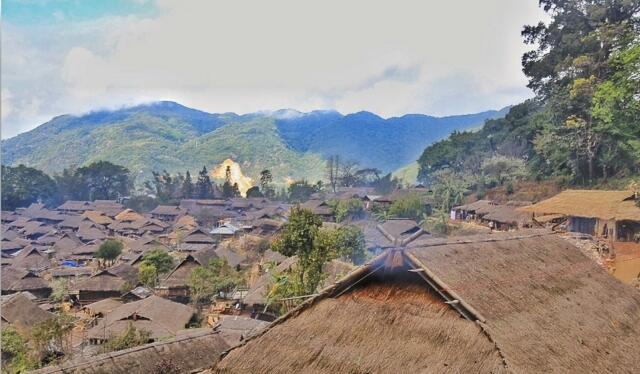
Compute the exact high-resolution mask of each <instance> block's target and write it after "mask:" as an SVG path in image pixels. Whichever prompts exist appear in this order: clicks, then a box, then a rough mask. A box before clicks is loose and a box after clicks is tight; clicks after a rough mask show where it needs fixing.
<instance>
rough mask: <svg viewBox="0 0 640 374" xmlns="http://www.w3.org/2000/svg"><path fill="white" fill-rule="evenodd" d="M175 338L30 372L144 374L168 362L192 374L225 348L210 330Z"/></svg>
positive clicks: (214, 332)
mask: <svg viewBox="0 0 640 374" xmlns="http://www.w3.org/2000/svg"><path fill="white" fill-rule="evenodd" d="M184 331H185V333H184V334H183V333H179V334H178V336H177V337H176V338H172V339H166V340H161V341H158V342H154V343H150V344H145V345H142V346H138V347H133V348H129V349H125V350H122V351H117V352H109V353H103V354H99V355H92V356H90V357H77V358H74V359H72V360H70V361H64V362H61V363H58V362H56V363H55V364H54V365H51V366H47V367H44V368H42V369H39V370H36V371H34V372H33V373H34V374H70V373H74V374H81V373H118V372H122V371H123V369H122V368H126V373H127V374H148V373H154V372H157V371H158V367H162V365H163V364H165V365H166V363H171V368H172V369H175V370H177V372H179V373H193V372H197V371H200V370H203V369H205V368H206V367H208V366H211V365H212V364H215V363H216V362H218V361H219V360H220V355H221V354H222V353H223V352H225V351H227V350H228V349H229V345H228V344H227V343H226V342H225V340H224V339H223V338H222V337H221V334H220V332H218V331H212V330H211V329H205V330H202V329H194V331H191V330H184Z"/></svg>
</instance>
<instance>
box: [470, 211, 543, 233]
mask: <svg viewBox="0 0 640 374" xmlns="http://www.w3.org/2000/svg"><path fill="white" fill-rule="evenodd" d="M481 220H482V222H489V223H492V224H491V226H492V227H493V228H495V229H496V230H500V231H509V230H518V229H523V228H532V227H534V226H537V225H535V222H534V220H533V215H532V214H531V213H528V212H521V211H519V210H518V209H517V207H515V206H511V205H497V206H495V207H494V208H493V209H492V210H491V211H490V212H489V213H487V214H485V215H483V216H482V219H481Z"/></svg>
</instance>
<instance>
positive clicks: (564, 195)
mask: <svg viewBox="0 0 640 374" xmlns="http://www.w3.org/2000/svg"><path fill="white" fill-rule="evenodd" d="M633 197H634V193H633V192H631V191H599V190H566V191H562V192H560V193H559V194H557V195H556V196H554V197H552V198H550V199H547V200H543V201H541V202H539V203H537V204H534V205H531V206H528V207H523V208H520V210H521V211H523V212H532V213H536V214H540V215H542V214H564V215H567V216H575V217H586V218H599V219H606V220H609V219H616V220H636V221H640V208H639V207H637V206H636V205H635V202H634V201H633Z"/></svg>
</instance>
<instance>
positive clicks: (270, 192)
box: [247, 169, 275, 199]
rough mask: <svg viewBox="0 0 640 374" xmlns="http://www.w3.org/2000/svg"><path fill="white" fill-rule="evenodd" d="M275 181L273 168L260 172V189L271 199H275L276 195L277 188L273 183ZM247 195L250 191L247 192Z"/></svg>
mask: <svg viewBox="0 0 640 374" xmlns="http://www.w3.org/2000/svg"><path fill="white" fill-rule="evenodd" d="M272 182H273V175H271V170H269V169H265V170H263V171H261V172H260V191H262V195H264V196H265V197H267V198H269V199H273V198H274V195H275V190H274V189H273V186H272V185H271V183H272ZM247 196H249V195H248V193H247Z"/></svg>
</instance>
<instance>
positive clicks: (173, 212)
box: [151, 205, 186, 222]
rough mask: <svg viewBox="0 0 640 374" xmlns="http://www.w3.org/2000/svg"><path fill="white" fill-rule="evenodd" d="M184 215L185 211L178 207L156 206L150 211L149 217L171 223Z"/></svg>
mask: <svg viewBox="0 0 640 374" xmlns="http://www.w3.org/2000/svg"><path fill="white" fill-rule="evenodd" d="M184 213H186V211H185V210H183V209H181V208H180V207H179V206H175V205H158V206H157V207H155V209H153V210H152V211H151V217H153V218H155V219H159V220H161V221H165V222H173V221H175V220H176V218H178V217H179V216H180V215H182V214H184Z"/></svg>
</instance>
